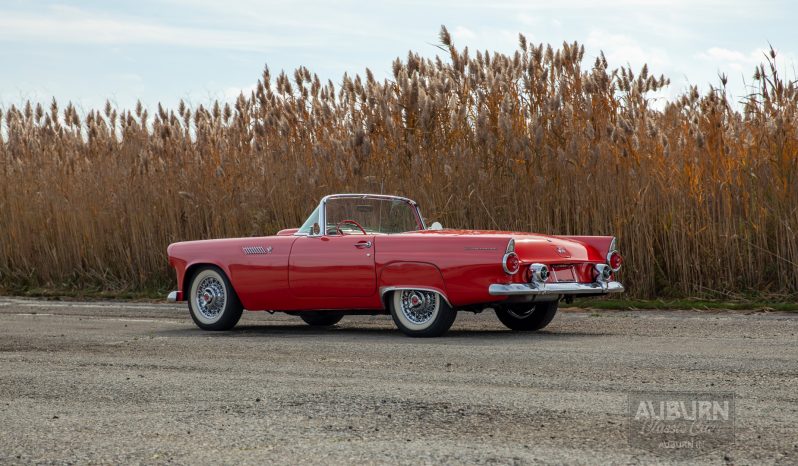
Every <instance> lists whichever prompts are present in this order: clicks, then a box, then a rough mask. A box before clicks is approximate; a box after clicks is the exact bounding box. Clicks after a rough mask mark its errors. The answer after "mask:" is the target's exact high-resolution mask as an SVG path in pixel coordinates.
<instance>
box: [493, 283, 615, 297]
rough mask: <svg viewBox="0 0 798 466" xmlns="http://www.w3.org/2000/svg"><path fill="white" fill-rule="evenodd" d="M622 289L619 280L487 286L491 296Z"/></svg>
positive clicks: (580, 292) (582, 292)
mask: <svg viewBox="0 0 798 466" xmlns="http://www.w3.org/2000/svg"><path fill="white" fill-rule="evenodd" d="M623 291H624V288H623V285H622V284H621V283H620V282H607V283H598V282H594V283H511V284H509V285H502V284H498V283H494V284H493V285H491V286H490V287H488V293H490V294H491V295H492V296H519V295H546V294H569V295H570V294H603V293H621V292H623Z"/></svg>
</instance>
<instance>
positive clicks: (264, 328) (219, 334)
mask: <svg viewBox="0 0 798 466" xmlns="http://www.w3.org/2000/svg"><path fill="white" fill-rule="evenodd" d="M154 333H155V334H156V335H160V336H169V337H191V338H196V337H198V336H201V337H210V338H251V337H265V336H269V337H284V338H285V337H287V338H296V337H323V338H324V339H325V340H326V341H333V340H334V339H335V338H341V337H344V338H345V337H365V338H368V339H380V340H398V341H408V342H412V341H415V342H420V341H428V342H432V341H443V340H452V339H457V340H469V339H472V340H474V341H475V342H476V341H478V342H480V343H485V341H486V340H495V341H511V340H512V341H515V340H547V341H551V340H561V339H565V338H574V337H586V336H599V335H600V334H591V333H587V332H586V333H582V332H558V331H556V330H554V331H552V330H540V331H537V332H513V331H510V330H506V329H500V328H496V329H478V330H477V329H457V328H453V329H452V330H450V331H449V332H447V333H446V334H445V335H443V336H440V337H435V338H411V337H408V336H406V335H404V334H403V333H402V332H400V331H399V330H398V329H395V328H386V327H373V326H368V325H364V326H362V327H354V326H333V327H325V328H319V327H310V326H308V325H304V324H297V325H294V324H280V323H274V324H268V325H264V324H257V325H240V326H237V327H235V328H233V329H232V330H226V331H205V330H201V329H199V328H181V329H170V330H160V331H156V332H154Z"/></svg>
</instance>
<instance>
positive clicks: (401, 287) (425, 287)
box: [380, 285, 452, 307]
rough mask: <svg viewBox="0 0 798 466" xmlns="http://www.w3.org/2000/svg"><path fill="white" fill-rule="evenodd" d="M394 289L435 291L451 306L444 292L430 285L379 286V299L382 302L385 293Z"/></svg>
mask: <svg viewBox="0 0 798 466" xmlns="http://www.w3.org/2000/svg"><path fill="white" fill-rule="evenodd" d="M396 290H420V291H432V292H435V293H438V294H439V295H441V298H443V300H444V301H446V304H448V305H449V307H451V306H452V303H450V302H449V298H447V297H446V295H445V294H443V293H442V292H441V291H440V290H436V289H435V288H430V287H427V286H412V285H408V286H405V285H401V286H381V287H380V301H383V302H384V298H385V293H387V292H389V291H396Z"/></svg>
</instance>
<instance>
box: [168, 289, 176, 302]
mask: <svg viewBox="0 0 798 466" xmlns="http://www.w3.org/2000/svg"><path fill="white" fill-rule="evenodd" d="M166 300H167V301H169V302H170V303H175V302H177V291H172V292H171V293H169V295H168V296H167V297H166Z"/></svg>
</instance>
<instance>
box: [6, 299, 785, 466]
mask: <svg viewBox="0 0 798 466" xmlns="http://www.w3.org/2000/svg"><path fill="white" fill-rule="evenodd" d="M796 333H798V314H780V313H745V312H717V313H698V312H689V311H667V312H660V311H644V312H610V311H596V312H594V311H570V312H560V313H559V314H558V315H557V317H556V318H555V319H554V321H553V322H552V324H551V325H550V326H549V327H548V328H547V329H546V330H545V331H543V332H539V333H536V334H514V333H511V332H509V331H506V330H505V329H504V328H503V327H502V326H501V325H500V324H499V323H498V321H497V320H496V318H495V316H494V315H493V313H492V312H485V313H483V314H480V315H476V316H475V315H472V314H464V313H461V314H460V316H459V317H458V320H457V322H455V325H454V327H453V330H452V331H451V332H450V333H449V334H448V335H447V336H446V337H443V338H438V339H426V340H420V339H411V338H407V337H405V336H403V335H402V334H400V333H399V332H398V331H397V330H395V329H394V327H393V323H392V322H391V321H390V319H389V318H387V317H384V316H378V317H349V318H345V319H344V320H343V321H342V322H341V324H339V325H338V326H336V327H334V328H331V329H326V330H318V329H312V328H310V327H307V326H306V325H304V324H303V323H302V322H301V321H300V320H299V319H298V318H295V317H289V316H282V315H270V314H267V313H245V315H244V317H243V318H242V320H241V322H240V323H239V325H238V327H237V328H236V329H235V330H234V331H230V332H222V333H208V332H203V331H200V330H198V329H197V328H195V327H194V325H193V324H192V323H191V321H190V318H189V316H188V312H187V311H186V310H185V308H184V307H183V306H176V305H160V304H135V303H78V302H50V301H36V300H22V299H12V298H0V463H181V464H183V463H186V464H189V463H190V464H196V463H264V462H274V463H277V462H279V463H367V464H371V463H413V464H417V463H438V462H446V463H464V462H468V463H472V462H473V463H500V464H506V463H521V464H523V463H582V464H596V463H651V462H656V463H667V462H671V461H675V460H677V458H675V457H672V456H667V455H665V454H663V453H661V452H660V453H657V452H649V451H647V450H643V449H639V448H635V447H632V446H630V445H629V442H628V438H627V435H628V432H627V429H628V426H629V423H628V422H627V414H626V412H627V394H628V393H629V392H631V391H639V390H673V391H716V390H717V391H733V392H735V394H736V421H735V422H736V424H735V426H736V442H735V443H734V444H731V445H727V446H724V447H721V448H720V449H718V450H715V451H712V452H709V453H707V454H705V455H703V456H700V457H698V458H693V459H692V460H693V461H696V460H697V461H701V462H706V463H715V464H724V463H734V464H752V463H756V464H760V463H781V464H796V463H798V402H797V401H798V349H796V342H798V337H796Z"/></svg>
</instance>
